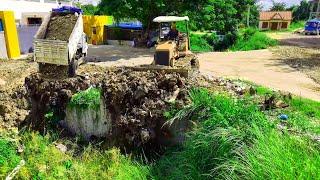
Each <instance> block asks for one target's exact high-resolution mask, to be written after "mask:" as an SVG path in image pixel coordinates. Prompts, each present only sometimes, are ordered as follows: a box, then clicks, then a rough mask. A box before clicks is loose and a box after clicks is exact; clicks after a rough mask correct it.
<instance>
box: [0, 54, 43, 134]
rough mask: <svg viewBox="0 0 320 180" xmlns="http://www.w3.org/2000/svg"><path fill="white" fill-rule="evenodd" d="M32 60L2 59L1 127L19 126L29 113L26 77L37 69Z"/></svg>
mask: <svg viewBox="0 0 320 180" xmlns="http://www.w3.org/2000/svg"><path fill="white" fill-rule="evenodd" d="M30 60H31V59H27V60H9V61H0V129H11V128H15V127H17V126H18V125H19V124H20V123H21V122H23V121H24V120H25V119H26V118H27V116H28V114H29V111H30V106H29V103H28V100H27V99H28V96H27V93H26V90H25V87H24V79H25V77H26V76H29V75H30V74H31V73H33V72H36V70H37V66H36V63H34V62H30Z"/></svg>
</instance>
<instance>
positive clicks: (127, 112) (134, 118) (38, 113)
mask: <svg viewBox="0 0 320 180" xmlns="http://www.w3.org/2000/svg"><path fill="white" fill-rule="evenodd" d="M26 87H27V90H28V95H29V97H30V98H31V102H32V111H31V114H32V118H31V121H30V122H29V123H30V124H31V125H32V126H33V127H34V128H37V129H38V130H42V129H45V128H46V125H47V124H46V121H45V117H44V115H45V114H46V113H47V112H48V111H49V110H52V111H54V113H55V114H56V116H57V117H60V120H63V119H64V117H65V108H66V106H67V104H68V102H69V101H70V98H71V97H72V95H73V94H75V93H77V92H79V91H82V90H85V89H87V88H89V87H98V88H100V89H101V90H102V93H103V96H104V99H105V101H106V102H105V104H106V107H107V110H108V111H109V112H110V113H111V114H112V124H113V125H112V126H113V127H112V131H113V132H112V139H113V140H115V139H116V141H115V142H116V145H119V146H125V147H141V146H152V144H155V143H156V142H157V141H158V139H159V137H163V136H168V132H167V131H166V130H164V129H162V128H161V127H162V125H163V123H164V122H165V118H164V115H163V114H164V112H165V111H166V110H167V109H168V108H169V107H170V106H172V105H177V106H180V107H182V106H183V105H185V104H186V103H187V102H188V99H187V89H188V87H189V85H188V82H187V80H186V79H184V78H182V77H180V75H179V74H176V73H171V74H165V73H164V72H135V71H132V70H129V69H122V68H120V69H104V71H103V72H102V71H100V72H96V73H88V74H85V75H82V76H78V77H76V78H68V79H60V80H48V79H45V78H43V77H42V76H41V75H40V74H34V75H31V76H30V77H28V78H27V79H26Z"/></svg>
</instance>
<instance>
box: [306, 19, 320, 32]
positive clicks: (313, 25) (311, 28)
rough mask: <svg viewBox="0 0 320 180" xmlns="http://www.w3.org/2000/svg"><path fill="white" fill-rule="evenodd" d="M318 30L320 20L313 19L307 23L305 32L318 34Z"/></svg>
mask: <svg viewBox="0 0 320 180" xmlns="http://www.w3.org/2000/svg"><path fill="white" fill-rule="evenodd" d="M317 28H318V29H319V30H320V20H319V19H312V20H309V21H307V23H306V26H305V28H304V30H305V31H307V32H316V31H317Z"/></svg>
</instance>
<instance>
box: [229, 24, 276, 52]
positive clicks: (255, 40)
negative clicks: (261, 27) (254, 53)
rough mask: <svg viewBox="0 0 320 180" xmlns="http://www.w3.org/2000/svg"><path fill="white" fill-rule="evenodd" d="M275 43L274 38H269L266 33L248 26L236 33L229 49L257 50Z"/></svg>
mask: <svg viewBox="0 0 320 180" xmlns="http://www.w3.org/2000/svg"><path fill="white" fill-rule="evenodd" d="M275 45H277V41H276V40H274V39H271V38H269V37H268V36H267V35H266V34H264V33H262V32H259V31H257V30H256V29H252V28H248V29H244V30H242V31H240V32H239V33H238V36H237V40H236V42H235V44H234V45H233V46H232V47H231V48H230V50H232V51H249V50H259V49H266V48H268V47H270V46H275Z"/></svg>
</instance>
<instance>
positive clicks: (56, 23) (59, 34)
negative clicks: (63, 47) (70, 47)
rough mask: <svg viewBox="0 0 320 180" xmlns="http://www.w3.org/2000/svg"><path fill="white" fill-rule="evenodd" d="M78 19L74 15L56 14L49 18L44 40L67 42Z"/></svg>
mask: <svg viewBox="0 0 320 180" xmlns="http://www.w3.org/2000/svg"><path fill="white" fill-rule="evenodd" d="M77 19H78V17H77V16H76V15H74V14H56V15H53V17H51V19H50V22H49V24H48V28H47V32H46V36H45V39H48V40H60V41H68V40H69V37H70V35H71V33H72V30H73V28H74V26H75V24H76V22H77Z"/></svg>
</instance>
